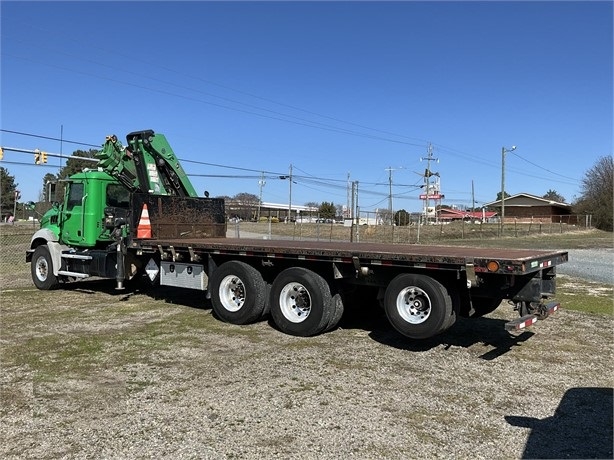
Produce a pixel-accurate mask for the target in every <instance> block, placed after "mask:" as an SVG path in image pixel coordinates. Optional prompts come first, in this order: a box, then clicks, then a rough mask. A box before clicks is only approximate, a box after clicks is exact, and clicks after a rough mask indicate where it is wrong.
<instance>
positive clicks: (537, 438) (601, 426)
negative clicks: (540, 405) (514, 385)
mask: <svg viewBox="0 0 614 460" xmlns="http://www.w3.org/2000/svg"><path fill="white" fill-rule="evenodd" d="M613 394H614V389H612V388H598V387H595V388H593V387H588V388H587V387H583V388H571V389H569V390H567V392H565V394H564V395H563V398H562V399H561V402H560V403H559V406H558V408H557V409H556V411H555V412H554V414H553V415H552V416H551V417H547V418H544V419H538V418H534V417H519V416H515V415H507V416H505V420H506V421H507V423H509V424H510V425H512V426H515V427H522V428H530V429H531V432H530V433H529V437H528V439H527V443H526V445H525V449H524V452H523V455H522V458H612V443H613V441H614V440H613V439H612V430H613V424H612V418H613V416H612V414H613V413H614V402H613V400H614V398H613Z"/></svg>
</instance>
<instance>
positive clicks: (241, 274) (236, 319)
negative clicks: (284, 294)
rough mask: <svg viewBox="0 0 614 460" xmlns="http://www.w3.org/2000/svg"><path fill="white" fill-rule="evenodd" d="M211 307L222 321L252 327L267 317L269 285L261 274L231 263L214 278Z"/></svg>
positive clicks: (214, 273) (249, 266)
mask: <svg viewBox="0 0 614 460" xmlns="http://www.w3.org/2000/svg"><path fill="white" fill-rule="evenodd" d="M210 289H211V303H212V306H213V311H214V312H215V314H216V315H217V317H218V318H220V319H221V320H222V321H225V322H227V323H231V324H249V323H253V322H255V321H258V320H259V319H261V318H262V316H264V312H265V309H266V300H267V296H266V294H267V284H266V283H265V281H264V280H263V279H262V275H261V274H260V272H258V270H256V269H255V268H254V267H252V266H251V265H249V264H246V263H245V262H240V261H236V260H232V261H229V262H225V263H223V264H222V265H220V266H219V267H218V268H217V269H216V270H215V271H214V272H213V275H212V276H211V280H210Z"/></svg>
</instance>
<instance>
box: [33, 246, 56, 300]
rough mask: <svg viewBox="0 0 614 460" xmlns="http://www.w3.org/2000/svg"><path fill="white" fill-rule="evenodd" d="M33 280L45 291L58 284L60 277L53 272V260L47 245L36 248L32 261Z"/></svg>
mask: <svg viewBox="0 0 614 460" xmlns="http://www.w3.org/2000/svg"><path fill="white" fill-rule="evenodd" d="M30 271H31V272H32V281H33V282H34V285H35V286H36V287H37V288H38V289H41V290H43V291H48V290H49V289H54V288H56V287H57V286H58V284H59V282H58V278H57V276H55V275H54V274H53V261H52V260H51V254H50V253H49V248H47V245H42V246H39V247H37V248H36V249H35V250H34V254H33V255H32V262H31V263H30Z"/></svg>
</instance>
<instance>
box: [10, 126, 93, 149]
mask: <svg viewBox="0 0 614 460" xmlns="http://www.w3.org/2000/svg"><path fill="white" fill-rule="evenodd" d="M0 131H2V132H3V133H10V134H18V135H20V136H27V137H36V138H39V139H46V140H50V141H58V142H65V143H67V144H75V145H85V146H86V147H96V148H100V145H94V144H87V143H85V142H79V141H71V140H68V139H58V138H57V137H50V136H41V135H40V134H32V133H24V132H21V131H12V130H10V129H0Z"/></svg>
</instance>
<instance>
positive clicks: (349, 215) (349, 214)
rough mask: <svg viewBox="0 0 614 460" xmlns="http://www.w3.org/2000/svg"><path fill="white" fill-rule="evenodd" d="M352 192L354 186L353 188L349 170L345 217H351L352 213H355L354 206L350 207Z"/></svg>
mask: <svg viewBox="0 0 614 460" xmlns="http://www.w3.org/2000/svg"><path fill="white" fill-rule="evenodd" d="M351 193H352V188H351V185H350V172H349V171H348V186H347V207H346V208H345V209H346V215H345V216H344V217H350V218H351V217H352V214H353V213H352V208H351V207H350V206H351V201H352V198H351V195H350V194H351Z"/></svg>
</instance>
